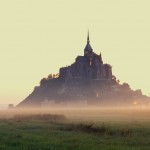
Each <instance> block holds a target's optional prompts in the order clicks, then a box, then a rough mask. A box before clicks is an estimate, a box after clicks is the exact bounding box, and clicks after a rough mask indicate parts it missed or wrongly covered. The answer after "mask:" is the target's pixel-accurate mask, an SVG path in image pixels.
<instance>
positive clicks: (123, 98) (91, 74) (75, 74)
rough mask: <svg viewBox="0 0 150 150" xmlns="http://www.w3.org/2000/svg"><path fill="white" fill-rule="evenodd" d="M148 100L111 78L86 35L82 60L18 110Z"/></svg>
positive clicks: (49, 81) (40, 88) (43, 84)
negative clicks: (22, 108) (35, 107)
mask: <svg viewBox="0 0 150 150" xmlns="http://www.w3.org/2000/svg"><path fill="white" fill-rule="evenodd" d="M148 99H149V97H147V96H144V95H143V94H142V92H141V90H136V91H133V90H132V89H131V88H130V86H129V85H128V84H127V83H123V84H120V83H119V81H118V80H116V77H115V76H114V75H113V74H112V67H111V65H109V64H104V63H103V60H102V55H101V54H100V55H97V54H96V53H94V52H93V49H92V47H91V45H90V39H89V33H88V36H87V44H86V46H85V49H84V56H78V57H77V58H76V59H75V62H74V63H73V64H72V65H70V66H68V67H63V68H60V70H59V74H56V75H52V74H50V75H49V76H48V77H47V78H43V79H42V80H41V81H40V86H37V87H35V88H34V91H33V92H32V93H31V94H30V95H29V96H28V97H27V98H26V99H25V100H23V101H22V102H21V103H20V104H18V107H25V106H26V107H30V106H31V107H34V106H38V107H41V106H53V105H59V106H60V105H65V106H66V104H67V105H78V106H81V105H95V104H96V105H120V104H121V105H122V104H123V105H124V104H129V105H131V104H133V105H137V104H141V103H143V101H144V100H145V101H144V103H147V102H148V101H147V100H148Z"/></svg>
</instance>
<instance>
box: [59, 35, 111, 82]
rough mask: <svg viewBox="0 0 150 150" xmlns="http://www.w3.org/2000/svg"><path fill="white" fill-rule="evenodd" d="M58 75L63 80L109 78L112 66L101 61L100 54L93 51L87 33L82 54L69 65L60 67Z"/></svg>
mask: <svg viewBox="0 0 150 150" xmlns="http://www.w3.org/2000/svg"><path fill="white" fill-rule="evenodd" d="M59 77H60V78H61V79H63V80H69V79H95V80H111V79H112V67H111V66H110V65H109V64H104V63H103V60H102V55H101V54H100V55H97V54H96V53H94V52H93V49H92V47H91V45H90V39H89V33H88V36H87V44H86V46H85V49H84V56H78V57H77V58H76V60H75V62H74V63H73V64H72V65H71V66H68V67H63V68H60V70H59Z"/></svg>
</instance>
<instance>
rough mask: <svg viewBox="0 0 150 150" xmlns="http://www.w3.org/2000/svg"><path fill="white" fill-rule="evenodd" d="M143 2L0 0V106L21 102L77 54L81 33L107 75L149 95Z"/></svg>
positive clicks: (148, 23) (149, 32)
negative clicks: (109, 68)
mask: <svg viewBox="0 0 150 150" xmlns="http://www.w3.org/2000/svg"><path fill="white" fill-rule="evenodd" d="M149 6H150V1H149V0H5V1H1V2H0V104H4V103H14V104H17V103H18V102H20V101H22V100H23V99H24V98H25V97H26V96H28V95H29V94H30V93H31V92H32V90H33V88H34V86H36V85H39V82H40V80H41V79H42V78H43V77H47V75H48V74H50V73H57V72H58V71H59V68H60V67H63V66H66V65H69V64H71V63H73V62H74V60H75V58H76V56H77V55H83V49H84V47H85V44H86V36H87V30H88V28H89V30H90V40H91V46H92V48H93V50H94V51H95V52H96V53H98V54H99V53H100V52H102V56H103V61H104V63H110V64H111V65H112V66H113V74H114V75H115V76H116V77H117V78H118V79H119V80H120V81H121V82H127V83H129V84H130V85H131V87H132V88H133V89H139V88H141V89H142V91H143V93H144V94H147V95H150V70H149V69H150V63H149V62H150V61H149V58H150V17H149V15H150V9H149Z"/></svg>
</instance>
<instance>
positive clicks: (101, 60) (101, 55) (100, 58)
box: [99, 53, 103, 64]
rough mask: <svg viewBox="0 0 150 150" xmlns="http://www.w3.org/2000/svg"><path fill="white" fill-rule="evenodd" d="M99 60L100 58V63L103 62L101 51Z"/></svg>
mask: <svg viewBox="0 0 150 150" xmlns="http://www.w3.org/2000/svg"><path fill="white" fill-rule="evenodd" d="M99 60H100V63H101V64H103V60H102V54H101V53H100V54H99Z"/></svg>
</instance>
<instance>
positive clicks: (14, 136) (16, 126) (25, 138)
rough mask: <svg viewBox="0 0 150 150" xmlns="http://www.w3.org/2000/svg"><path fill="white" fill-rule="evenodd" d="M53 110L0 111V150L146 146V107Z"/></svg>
mask: <svg viewBox="0 0 150 150" xmlns="http://www.w3.org/2000/svg"><path fill="white" fill-rule="evenodd" d="M56 112H57V111H56ZM56 112H55V114H54V111H51V112H40V113H32V114H30V113H25V114H23V113H16V114H13V112H11V113H9V114H11V117H10V116H9V117H8V116H7V117H6V116H5V115H4V114H5V113H4V112H3V113H1V119H0V150H100V149H102V150H149V149H150V121H149V110H142V111H141V110H123V111H122V110H121V111H120V110H115V109H114V110H111V111H110V110H103V111H102V110H100V111H95V110H90V111H89V110H81V111H79V110H67V111H65V110H62V111H59V112H61V114H58V115H56ZM12 114H13V115H12ZM67 114H68V115H67ZM79 114H81V115H79Z"/></svg>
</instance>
